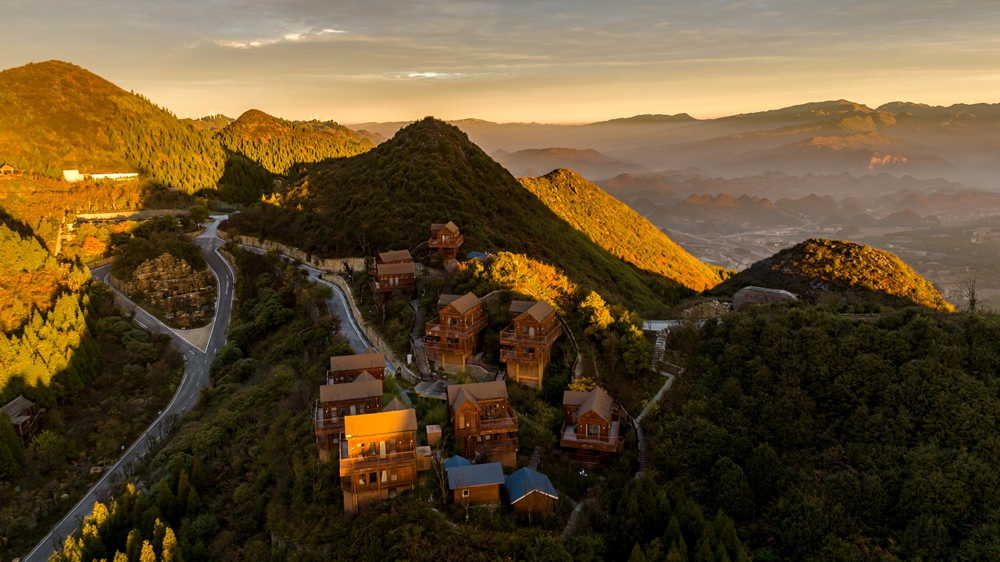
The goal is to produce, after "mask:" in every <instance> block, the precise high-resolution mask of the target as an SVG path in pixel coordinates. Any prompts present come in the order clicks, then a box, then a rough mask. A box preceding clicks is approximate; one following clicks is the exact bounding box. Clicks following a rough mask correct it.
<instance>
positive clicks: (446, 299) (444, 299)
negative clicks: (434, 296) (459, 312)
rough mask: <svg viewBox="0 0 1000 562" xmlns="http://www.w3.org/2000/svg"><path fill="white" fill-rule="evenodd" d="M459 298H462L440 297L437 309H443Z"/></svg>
mask: <svg viewBox="0 0 1000 562" xmlns="http://www.w3.org/2000/svg"><path fill="white" fill-rule="evenodd" d="M460 298H462V297H461V296H459V295H440V296H439V297H438V308H444V307H446V306H448V305H449V304H451V303H453V302H455V301H457V300H458V299H460Z"/></svg>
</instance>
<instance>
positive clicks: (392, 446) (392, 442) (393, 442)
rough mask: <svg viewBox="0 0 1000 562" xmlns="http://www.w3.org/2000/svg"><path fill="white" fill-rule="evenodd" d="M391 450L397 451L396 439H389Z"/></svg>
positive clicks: (392, 451) (391, 451)
mask: <svg viewBox="0 0 1000 562" xmlns="http://www.w3.org/2000/svg"><path fill="white" fill-rule="evenodd" d="M389 452H390V453H395V452H396V440H395V439H393V440H392V441H389Z"/></svg>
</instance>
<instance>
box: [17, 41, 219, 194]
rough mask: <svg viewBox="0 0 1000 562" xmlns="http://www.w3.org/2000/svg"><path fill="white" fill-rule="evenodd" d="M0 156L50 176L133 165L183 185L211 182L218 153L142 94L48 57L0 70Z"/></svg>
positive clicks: (110, 170)
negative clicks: (72, 170)
mask: <svg viewBox="0 0 1000 562" xmlns="http://www.w3.org/2000/svg"><path fill="white" fill-rule="evenodd" d="M0 161H7V162H9V163H10V164H11V165H13V166H14V167H16V168H17V169H19V170H20V171H22V172H28V173H37V174H46V175H49V176H51V177H61V175H62V170H64V169H78V170H79V171H80V172H81V173H114V172H132V171H138V172H140V173H142V174H143V175H144V176H147V177H149V178H150V179H152V180H153V181H154V182H155V183H159V184H162V185H168V186H171V187H177V188H180V189H181V190H183V191H187V192H189V193H191V192H194V191H198V190H200V189H206V188H209V189H214V188H215V187H216V183H217V182H218V180H219V178H220V177H222V173H223V170H224V167H225V163H226V156H225V154H224V153H223V151H222V149H221V148H220V147H219V146H218V144H217V143H216V142H214V141H213V140H212V138H211V137H210V136H209V135H208V134H207V133H203V132H201V131H197V130H195V129H194V128H193V127H191V126H190V125H186V124H183V123H181V122H180V121H179V120H178V119H177V117H176V116H174V115H173V114H172V113H170V112H169V111H167V110H166V109H164V108H161V107H159V106H157V105H155V104H153V103H152V102H150V101H149V100H148V99H146V98H145V97H143V96H141V95H137V94H134V93H130V92H126V91H125V90H123V89H121V88H119V87H118V86H115V85H114V84H112V83H111V82H108V81H107V80H105V79H103V78H101V77H100V76H97V75H96V74H93V73H91V72H89V71H87V70H85V69H83V68H80V67H79V66H76V65H73V64H70V63H66V62H62V61H56V60H53V61H47V62H43V63H37V64H28V65H25V66H21V67H17V68H11V69H7V70H4V71H3V72H0Z"/></svg>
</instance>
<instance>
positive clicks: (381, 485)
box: [340, 470, 417, 494]
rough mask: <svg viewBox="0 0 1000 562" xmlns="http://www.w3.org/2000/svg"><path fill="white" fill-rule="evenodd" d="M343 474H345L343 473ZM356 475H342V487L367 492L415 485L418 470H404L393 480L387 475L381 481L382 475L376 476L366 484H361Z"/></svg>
mask: <svg viewBox="0 0 1000 562" xmlns="http://www.w3.org/2000/svg"><path fill="white" fill-rule="evenodd" d="M342 476H343V475H342ZM357 480H358V479H357V476H356V475H351V477H350V478H344V477H341V479H340V489H341V490H343V491H345V492H350V493H353V494H364V493H365V492H377V491H380V490H385V489H387V488H399V487H401V486H415V485H416V484H417V471H416V470H413V471H412V473H411V472H410V471H403V472H401V473H400V474H399V475H397V476H396V479H395V480H393V479H392V477H391V476H388V475H387V477H386V479H385V482H383V481H381V479H380V475H377V476H376V479H375V481H374V482H368V481H367V479H366V480H365V483H364V484H359V483H358V481H357Z"/></svg>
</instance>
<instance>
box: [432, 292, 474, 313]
mask: <svg viewBox="0 0 1000 562" xmlns="http://www.w3.org/2000/svg"><path fill="white" fill-rule="evenodd" d="M441 296H442V297H443V296H444V295H441ZM449 296H453V295H449ZM438 302H441V301H440V299H439V300H438ZM482 302H483V301H481V300H479V297H477V296H476V295H475V294H473V293H465V294H464V295H462V296H460V297H458V298H457V299H454V300H452V301H451V302H449V303H448V304H446V305H445V306H446V307H447V306H450V307H452V308H454V309H455V312H458V313H459V314H465V313H466V312H468V311H470V310H472V309H473V308H475V307H477V306H479V305H480V304H482Z"/></svg>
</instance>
